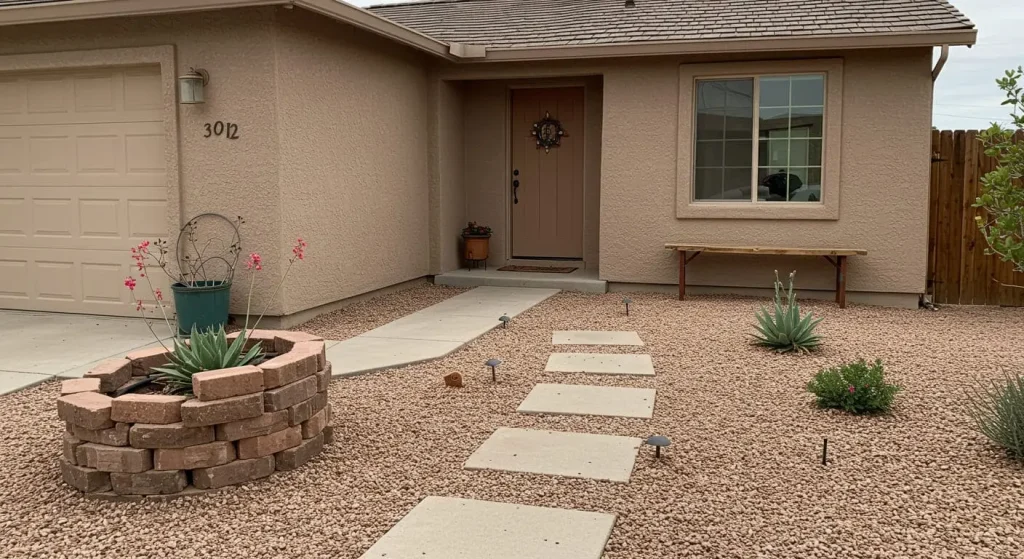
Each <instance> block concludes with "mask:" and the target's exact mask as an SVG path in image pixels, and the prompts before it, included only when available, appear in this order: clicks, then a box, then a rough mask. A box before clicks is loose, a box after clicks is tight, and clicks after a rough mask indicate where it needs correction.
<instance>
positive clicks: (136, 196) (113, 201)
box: [0, 187, 167, 252]
mask: <svg viewBox="0 0 1024 559" xmlns="http://www.w3.org/2000/svg"><path fill="white" fill-rule="evenodd" d="M165 191H166V190H165V187H150V188H131V189H127V188H112V187H106V188H104V187H96V188H85V187H63V188H47V189H39V188H33V187H20V188H0V194H2V195H3V197H2V198H0V252H2V247H12V248H14V247H20V248H30V247H46V248H72V249H73V248H83V249H84V248H94V249H101V250H121V249H125V250H126V249H127V247H130V246H132V245H135V244H138V243H139V242H141V241H144V240H152V239H155V238H157V237H164V236H165V235H166V225H165V224H166V222H167V200H166V199H165V198H164V193H165ZM44 196H45V197H44Z"/></svg>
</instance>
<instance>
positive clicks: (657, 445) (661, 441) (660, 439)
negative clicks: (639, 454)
mask: <svg viewBox="0 0 1024 559" xmlns="http://www.w3.org/2000/svg"><path fill="white" fill-rule="evenodd" d="M645 442H646V443H647V444H649V445H651V446H653V447H654V457H655V458H661V447H663V446H668V445H670V444H672V441H670V440H668V437H665V436H663V435H653V436H650V437H647V441H645Z"/></svg>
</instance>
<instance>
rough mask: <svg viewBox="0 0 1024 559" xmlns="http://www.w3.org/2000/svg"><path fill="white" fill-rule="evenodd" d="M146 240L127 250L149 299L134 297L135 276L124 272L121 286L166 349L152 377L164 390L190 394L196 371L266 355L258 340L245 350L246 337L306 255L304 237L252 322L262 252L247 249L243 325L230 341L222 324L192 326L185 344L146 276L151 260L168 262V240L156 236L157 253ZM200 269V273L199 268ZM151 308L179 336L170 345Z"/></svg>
mask: <svg viewBox="0 0 1024 559" xmlns="http://www.w3.org/2000/svg"><path fill="white" fill-rule="evenodd" d="M150 245H151V243H150V242H149V241H143V242H142V243H139V244H138V245H137V246H135V247H133V248H132V249H131V254H132V260H134V261H135V264H136V272H137V273H138V275H139V277H140V278H143V279H144V280H145V283H146V285H147V286H148V288H149V290H150V292H151V293H152V294H153V297H152V299H149V301H152V302H151V303H147V302H145V301H144V299H143V298H142V297H140V296H138V294H137V293H136V288H137V287H138V284H139V282H138V280H136V279H135V277H134V276H128V277H126V278H125V280H124V286H125V287H127V288H128V291H129V293H131V297H132V301H134V302H135V310H137V311H139V312H140V313H141V314H142V318H143V320H145V322H146V326H148V327H149V330H150V332H152V333H153V336H154V337H155V338H156V340H157V342H158V343H159V344H160V345H161V346H163V347H164V349H165V350H167V352H168V358H169V359H170V361H171V362H170V363H167V364H165V365H164V366H163V367H154V368H153V371H154V373H153V375H152V380H153V381H154V382H156V383H158V384H160V385H162V386H163V389H164V391H165V392H168V393H171V394H186V395H188V394H191V393H192V376H193V375H195V374H196V373H201V372H203V371H212V370H216V369H227V368H231V367H241V366H243V365H255V364H259V363H260V362H262V361H263V360H264V359H265V358H266V355H265V354H264V353H263V350H262V347H261V346H260V345H258V344H257V345H255V346H253V347H252V348H250V349H248V350H244V347H245V345H246V344H245V342H246V339H247V338H248V337H249V335H250V334H251V333H252V331H253V330H255V329H256V328H257V327H258V326H259V324H260V321H261V320H263V316H264V315H265V314H266V312H267V309H268V308H270V306H271V305H272V304H273V302H274V301H275V300H276V299H277V295H278V293H280V291H281V286H283V285H284V282H285V280H286V279H287V277H288V274H289V272H291V269H292V266H293V265H294V264H295V262H296V261H298V260H304V259H305V254H306V246H307V243H306V241H304V240H302V239H301V238H299V239H297V240H296V243H295V246H293V247H292V256H291V257H290V258H289V259H288V265H287V267H286V268H285V272H284V274H283V275H282V277H281V281H280V282H279V283H278V285H277V288H276V289H275V290H274V292H273V295H271V297H270V299H268V300H267V303H266V305H265V306H264V308H263V311H262V312H261V313H260V315H259V317H258V318H256V320H255V321H252V325H251V327H250V316H251V310H252V292H253V290H254V289H255V287H256V276H257V273H258V272H260V271H262V270H263V257H262V256H260V254H259V253H258V252H253V253H250V254H249V257H248V258H247V259H246V263H245V268H246V270H247V271H249V272H250V274H249V276H250V277H249V293H248V296H247V297H246V307H245V324H244V326H243V327H242V330H241V332H240V334H239V335H238V336H237V337H236V338H235V339H234V340H229V339H228V337H227V335H226V333H225V331H224V327H223V326H218V327H217V328H207V329H205V330H202V331H200V330H198V329H197V328H195V326H192V327H191V332H190V335H189V340H188V343H185V342H184V341H183V339H182V338H183V336H182V335H181V329H180V328H179V327H178V326H177V325H172V320H173V313H171V312H170V308H169V306H168V305H166V304H165V303H164V296H163V292H162V291H161V290H160V289H159V288H157V287H155V286H154V285H153V283H152V281H151V280H150V277H149V276H148V275H147V274H146V270H147V261H152V262H151V265H155V266H158V267H160V268H161V269H164V270H165V271H166V268H167V265H166V259H165V258H164V255H166V253H167V250H166V243H164V241H161V240H158V241H156V244H155V246H156V247H158V249H159V252H158V254H157V255H154V254H152V253H150V249H149V247H150ZM233 267H234V266H233V264H232V265H231V268H232V271H231V273H232V275H233V274H234V271H233ZM198 271H199V272H201V270H198ZM150 307H153V308H155V309H156V310H158V311H159V315H160V316H161V317H162V318H163V320H164V322H165V323H166V326H167V328H168V330H169V331H172V332H177V333H178V336H177V337H175V338H174V339H173V340H171V344H172V346H173V350H172V349H168V348H167V345H165V343H164V341H163V340H162V339H161V337H160V336H159V335H157V334H156V331H155V330H154V329H153V325H152V323H151V322H150V320H149V318H148V314H149V313H150V311H151V310H152V309H151V308H150Z"/></svg>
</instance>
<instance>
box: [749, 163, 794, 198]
mask: <svg viewBox="0 0 1024 559" xmlns="http://www.w3.org/2000/svg"><path fill="white" fill-rule="evenodd" d="M757 174H758V185H759V186H758V189H757V199H758V200H761V201H764V202H787V201H789V188H790V182H791V181H793V178H794V176H793V175H792V174H790V173H788V172H787V170H786V169H785V168H783V169H779V168H775V167H771V168H768V167H762V168H760V169H758V173H757ZM797 180H799V179H797ZM793 182H794V184H795V181H793ZM799 184H801V185H802V184H803V182H802V181H801V182H800V183H799Z"/></svg>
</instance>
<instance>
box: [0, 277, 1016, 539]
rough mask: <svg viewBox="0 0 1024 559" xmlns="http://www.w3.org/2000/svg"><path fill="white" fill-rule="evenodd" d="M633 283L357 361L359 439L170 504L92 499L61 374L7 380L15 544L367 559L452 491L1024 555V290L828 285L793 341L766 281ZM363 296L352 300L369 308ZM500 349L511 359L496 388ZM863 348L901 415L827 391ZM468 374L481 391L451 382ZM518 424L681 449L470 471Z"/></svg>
mask: <svg viewBox="0 0 1024 559" xmlns="http://www.w3.org/2000/svg"><path fill="white" fill-rule="evenodd" d="M423 289H426V290H427V291H431V290H433V289H434V288H423ZM630 297H631V298H632V299H633V301H634V303H633V307H632V308H631V316H630V317H626V316H625V314H624V312H623V309H622V305H621V302H620V301H621V298H622V295H621V294H607V295H588V294H578V293H563V294H560V295H557V296H555V297H553V298H551V299H548V300H547V301H545V302H544V303H541V304H540V305H538V306H537V307H534V308H533V309H532V310H530V311H528V312H526V313H524V314H523V315H520V316H519V317H517V318H516V319H515V320H514V321H513V322H512V324H511V326H510V328H509V329H508V330H502V329H497V330H494V331H492V332H491V333H489V334H487V335H485V336H483V337H482V338H480V339H478V340H477V341H475V342H474V343H472V344H470V345H468V346H467V347H465V348H463V349H462V350H461V351H458V352H456V353H454V354H452V355H450V356H448V357H446V358H444V359H442V360H439V361H435V362H432V363H424V364H419V365H415V366H411V367H408V368H405V369H401V370H392V371H383V372H379V373H374V374H370V375H365V376H361V377H355V378H351V379H344V380H338V381H336V382H334V383H333V385H332V387H331V390H330V395H331V401H332V402H333V406H334V411H335V419H334V424H335V432H336V435H337V439H338V442H337V444H335V445H332V446H330V447H329V448H328V449H327V450H325V452H324V453H323V454H321V455H320V456H319V457H318V458H316V459H314V460H313V461H312V462H311V463H309V464H307V465H306V466H305V467H304V468H302V469H300V470H297V471H293V472H278V473H277V474H276V475H274V476H273V477H272V478H269V479H267V480H265V481H263V482H256V483H252V484H248V485H245V486H242V487H237V488H230V489H227V490H224V491H221V492H218V493H213V494H209V495H204V496H200V497H193V498H186V499H181V500H177V501H172V502H169V503H152V502H143V503H108V502H99V501H89V500H84V499H82V498H81V497H80V496H78V495H77V494H75V493H74V492H73V491H72V490H70V489H67V488H66V487H63V486H62V485H61V484H60V482H59V474H58V468H57V463H56V457H57V454H58V453H59V436H60V432H61V429H62V426H61V425H60V423H59V422H58V421H57V418H56V413H55V412H54V405H53V401H54V399H55V398H56V396H57V384H56V383H48V384H45V385H42V386H39V387H36V388H33V389H30V390H27V391H24V392H20V393H17V394H13V395H10V396H5V397H2V398H0V412H2V413H0V464H2V465H3V473H4V475H3V478H2V479H0V550H2V553H0V555H2V556H4V557H51V556H53V557H58V556H70V557H154V558H156V557H168V556H188V557H340V558H355V557H359V556H360V555H361V554H362V553H363V552H364V551H365V550H366V549H368V548H369V547H370V546H371V545H372V544H373V543H374V542H375V541H376V540H377V539H378V538H380V537H381V536H382V535H383V534H384V533H385V532H386V531H387V530H388V529H389V528H390V527H391V526H392V525H393V524H394V523H395V522H397V521H398V520H399V519H400V518H401V517H402V516H404V515H405V514H406V513H407V512H408V511H409V510H411V509H412V508H413V506H415V505H416V503H418V502H419V501H420V500H421V499H422V498H423V497H425V496H428V495H441V496H456V497H464V498H471V499H485V500H494V501H504V502H511V503H522V504H529V505H541V506H551V507H562V508H576V509H583V510H592V511H600V512H612V513H616V514H618V515H619V518H618V521H617V522H616V525H615V529H614V530H613V532H612V536H611V539H610V541H609V543H608V546H607V551H606V554H605V557H606V558H607V559H626V558H630V559H636V558H644V559H647V558H650V559H655V558H657V559H665V558H675V557H716V558H717V557H721V558H726V557H728V558H747V557H798V558H816V557H841V558H868V557H920V558H929V559H932V558H953V557H956V558H960V557H981V558H988V557H998V558H1015V559H1019V558H1022V557H1024V555H1022V551H1024V486H1022V482H1024V471H1022V469H1021V468H1020V467H1019V466H1017V465H1015V464H1013V463H1011V462H1009V461H1008V460H1007V459H1005V458H1004V457H1003V455H1002V454H1001V453H1000V452H999V451H998V450H997V449H995V448H993V447H992V446H990V445H989V444H988V442H987V441H986V440H985V439H983V438H982V437H981V436H980V435H978V434H976V433H974V432H973V431H972V430H971V429H970V424H969V422H968V419H967V416H966V414H965V412H964V409H963V407H962V405H963V395H964V391H965V388H966V386H968V384H969V383H970V382H972V381H973V380H974V379H978V378H995V377H997V376H998V375H999V374H1000V373H1001V371H1003V370H1008V371H1014V372H1024V351H1022V345H1021V334H1022V333H1024V309H999V308H976V309H975V308H955V307H948V308H943V309H942V310H941V311H940V312H934V313H933V312H928V311H910V310H893V309H881V308H873V307H862V306H857V305H852V306H850V307H849V308H847V309H846V310H839V309H837V308H836V307H835V306H834V305H833V304H830V303H824V302H823V303H812V302H808V303H805V304H804V307H805V309H808V310H813V311H814V312H816V313H820V314H822V315H824V316H825V317H826V319H825V321H824V322H823V323H822V325H821V332H822V333H823V334H824V335H825V336H826V341H825V344H824V347H823V349H822V350H821V351H820V352H818V353H816V354H814V355H811V356H791V355H774V354H770V353H767V352H765V351H764V350H761V349H758V348H755V347H752V346H750V345H749V333H750V332H751V324H752V323H753V321H754V318H753V313H754V310H755V308H757V306H758V305H760V304H762V303H763V301H758V300H755V299H747V298H736V297H710V296H706V297H692V298H690V299H688V300H687V301H686V302H679V301H676V300H674V299H673V298H672V297H671V296H668V295H657V294H634V295H630ZM398 299H401V298H400V297H399V298H398ZM368 307H370V308H373V309H374V310H373V311H371V312H376V313H381V312H386V311H385V310H383V309H381V308H379V307H378V306H377V305H368ZM350 309H351V307H350ZM357 314H359V313H357V312H355V311H351V312H350V314H348V315H347V316H346V317H345V319H344V320H346V321H348V320H351V321H352V322H353V323H358V322H359V321H360V320H369V319H368V318H366V317H362V318H359V317H358V316H356V315H357ZM326 327H327V326H325V328H326ZM340 328H345V327H344V326H342V327H340ZM574 329H597V330H636V331H638V332H639V333H640V335H641V337H642V338H643V340H644V341H645V342H646V344H647V345H646V346H644V347H642V348H629V347H622V348H596V347H593V346H586V347H584V346H560V347H558V348H555V347H553V346H551V344H550V342H551V332H552V330H574ZM354 330H355V329H353V330H351V331H354ZM553 351H580V352H620V353H630V352H641V351H643V352H647V353H650V354H651V355H653V358H654V363H655V368H656V370H657V375H656V376H655V377H645V378H635V377H611V378H606V377H601V376H588V375H575V374H573V375H565V374H558V373H544V372H543V369H544V363H545V361H546V359H547V356H548V355H549V354H550V353H551V352H553ZM490 357H498V358H500V359H502V360H503V361H504V363H503V364H502V365H501V367H499V369H498V380H499V383H498V384H496V385H495V384H492V383H491V382H490V373H489V371H487V370H486V369H485V367H483V362H484V361H485V360H486V359H488V358H490ZM860 357H864V358H867V359H869V360H870V359H874V358H875V357H880V358H882V359H883V360H884V361H885V364H886V370H887V372H888V375H889V376H891V379H892V380H894V381H896V382H899V383H901V384H902V385H903V386H904V387H905V392H904V393H902V394H901V395H900V396H899V397H898V398H897V403H896V406H895V409H894V411H893V413H892V415H890V416H887V417H851V416H847V415H845V414H842V413H839V412H825V411H819V410H816V409H814V408H813V407H812V405H811V401H812V397H811V396H810V395H809V394H807V393H805V392H804V391H803V386H804V385H805V384H806V382H807V381H808V380H809V379H810V378H811V376H812V375H813V374H814V373H815V372H816V371H817V370H818V369H819V368H821V367H825V366H831V365H833V364H837V363H841V362H844V361H850V360H854V359H857V358H860ZM452 371H459V372H461V373H463V375H464V377H465V380H466V387H465V388H462V389H454V388H446V387H445V386H444V384H443V382H442V381H441V376H442V375H444V374H447V373H450V372H452ZM538 382H562V383H574V384H595V385H605V386H635V387H645V388H657V390H658V395H657V403H656V405H655V411H654V418H653V419H650V420H646V419H626V418H607V417H571V416H536V415H520V414H516V413H515V409H516V406H518V404H519V402H520V401H522V399H523V398H524V397H525V396H526V395H527V394H528V393H529V392H530V390H531V389H532V388H533V386H534V385H535V384H536V383H538ZM40 425H44V426H47V427H49V428H48V429H43V430H41V429H39V426H40ZM501 426H506V427H524V428H538V429H552V430H565V431H579V432H587V433H604V434H616V435H627V436H638V437H645V436H648V435H650V434H652V433H659V434H664V435H667V436H669V437H670V438H671V439H672V446H671V447H669V448H668V449H667V450H668V452H667V453H666V454H665V455H664V456H663V458H662V460H660V461H656V460H655V459H654V457H653V456H654V453H653V451H652V450H651V449H649V448H643V449H641V453H640V457H639V458H638V460H637V464H636V467H635V470H634V472H633V477H632V481H631V482H630V483H629V484H613V483H607V482H597V481H590V480H581V479H562V478H553V477H548V476H542V475H528V474H510V473H500V472H487V471H474V472H469V471H464V470H462V464H463V462H464V461H465V460H466V458H467V457H468V456H469V455H470V454H471V453H472V452H473V451H474V450H475V449H476V448H477V447H478V446H479V445H480V443H482V442H483V441H484V440H485V439H486V438H487V437H488V436H489V435H490V434H491V433H492V432H493V431H494V429H496V428H497V427H501ZM823 437H828V438H829V449H830V459H831V463H830V464H829V465H828V466H827V467H823V466H822V465H821V464H820V451H821V442H822V438H823ZM450 529H451V530H453V531H455V530H458V529H459V526H451V528H450ZM481 557H482V558H483V557H485V555H484V554H481Z"/></svg>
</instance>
